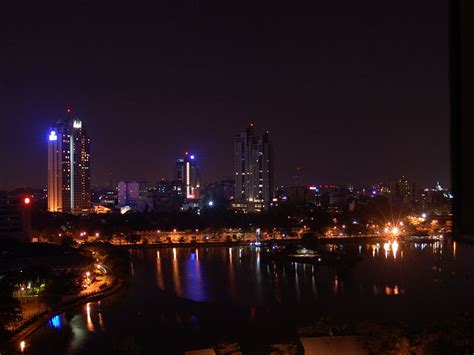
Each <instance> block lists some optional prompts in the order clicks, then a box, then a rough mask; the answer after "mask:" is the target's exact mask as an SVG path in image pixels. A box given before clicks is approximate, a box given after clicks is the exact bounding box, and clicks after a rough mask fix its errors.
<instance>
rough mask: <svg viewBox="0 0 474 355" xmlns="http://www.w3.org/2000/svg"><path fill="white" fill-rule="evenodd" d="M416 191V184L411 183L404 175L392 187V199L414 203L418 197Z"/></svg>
mask: <svg viewBox="0 0 474 355" xmlns="http://www.w3.org/2000/svg"><path fill="white" fill-rule="evenodd" d="M415 193H416V186H415V184H414V183H410V182H409V181H408V179H407V178H406V177H405V176H402V177H400V178H399V179H398V180H397V181H395V183H394V184H393V188H392V189H391V197H392V201H395V202H408V203H413V202H414V201H415V198H416V196H415Z"/></svg>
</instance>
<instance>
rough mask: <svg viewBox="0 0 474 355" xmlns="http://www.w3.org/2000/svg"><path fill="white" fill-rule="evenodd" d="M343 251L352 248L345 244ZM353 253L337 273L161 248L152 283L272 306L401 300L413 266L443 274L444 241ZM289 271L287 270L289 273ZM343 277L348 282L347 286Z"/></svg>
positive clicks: (198, 295)
mask: <svg viewBox="0 0 474 355" xmlns="http://www.w3.org/2000/svg"><path fill="white" fill-rule="evenodd" d="M342 247H344V246H343V245H338V244H331V245H328V246H327V248H328V249H329V250H341V249H342ZM345 248H346V249H348V250H349V251H350V250H351V246H350V245H349V246H346V247H345ZM452 248H453V253H452V254H451V255H452V258H451V259H452V260H451V261H453V260H454V257H455V256H456V253H455V248H456V245H455V244H454V245H453V246H452ZM381 249H383V253H381V252H380V251H381ZM352 251H353V252H354V253H357V254H360V255H362V256H363V257H364V260H363V261H362V262H361V263H360V264H358V265H356V266H354V267H352V268H349V269H347V268H346V269H343V270H341V268H340V267H336V268H334V267H330V266H314V265H305V264H299V263H290V264H286V265H278V264H274V263H272V262H269V263H267V262H265V261H264V260H262V259H261V250H260V248H251V247H239V248H202V249H189V248H172V249H161V250H159V251H155V252H154V253H156V263H155V265H156V266H155V272H156V285H157V287H158V288H159V289H161V290H164V291H168V292H173V293H174V294H176V295H177V296H179V297H183V298H188V299H191V300H194V301H205V302H213V301H221V300H230V301H233V302H237V303H241V304H262V303H265V302H268V300H269V299H271V300H273V301H275V302H276V303H285V302H297V303H307V302H313V301H314V300H317V299H318V298H321V297H325V298H328V297H331V296H332V297H344V296H347V297H349V296H354V295H355V294H358V295H359V296H362V295H364V296H367V295H368V294H367V291H368V292H369V293H370V294H371V295H372V296H390V297H392V296H403V295H405V294H406V292H407V289H406V287H405V286H404V283H411V282H413V280H412V279H413V272H414V269H413V268H414V267H416V265H417V264H420V266H421V268H420V269H419V270H418V271H419V272H420V273H421V272H426V269H431V268H432V267H433V264H434V265H436V268H437V270H442V269H441V267H439V266H438V263H439V260H438V259H440V258H442V252H443V242H439V241H436V242H433V243H405V242H399V241H397V240H388V241H385V242H381V243H380V242H376V243H367V244H366V245H365V246H364V247H362V245H359V244H358V245H353V246H352ZM426 251H428V253H429V254H426V253H425V252H426ZM142 252H143V253H149V252H150V251H149V250H143V251H142ZM407 253H408V254H407ZM407 255H408V257H407ZM430 255H431V256H430ZM444 262H449V260H444ZM429 263H431V265H430V264H429ZM395 265H399V266H398V267H395ZM288 269H290V270H291V271H292V272H290V273H288ZM360 270H364V272H363V273H361V272H360ZM415 274H416V272H415ZM348 275H349V276H350V277H349V276H348ZM348 277H349V281H350V283H349V284H347V285H346V282H345V281H346V279H347V278H348ZM282 279H284V281H285V282H289V283H290V284H291V285H292V286H291V289H292V291H290V292H288V290H286V289H285V287H286V285H284V284H283V283H282V282H281V280H282ZM354 279H356V281H357V282H354ZM425 281H427V280H425ZM428 282H433V280H428ZM434 282H437V281H434ZM223 285H226V286H225V287H222V286H223ZM407 286H409V287H408V288H411V287H413V286H417V285H415V284H413V285H407Z"/></svg>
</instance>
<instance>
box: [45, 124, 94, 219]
mask: <svg viewBox="0 0 474 355" xmlns="http://www.w3.org/2000/svg"><path fill="white" fill-rule="evenodd" d="M90 209H91V175H90V138H89V136H88V135H87V131H86V129H85V127H84V125H83V123H82V121H81V120H79V119H78V118H75V119H71V118H68V119H65V120H63V121H60V122H58V123H57V124H56V125H55V126H54V127H52V128H51V130H50V133H49V137H48V211H50V212H65V213H74V214H82V213H87V212H89V211H90Z"/></svg>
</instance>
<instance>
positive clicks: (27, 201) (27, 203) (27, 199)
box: [23, 197, 31, 205]
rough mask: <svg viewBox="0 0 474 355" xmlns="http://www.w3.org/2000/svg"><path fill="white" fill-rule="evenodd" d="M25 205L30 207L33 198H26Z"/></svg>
mask: <svg viewBox="0 0 474 355" xmlns="http://www.w3.org/2000/svg"><path fill="white" fill-rule="evenodd" d="M23 203H24V204H25V205H29V204H30V203H31V198H29V197H25V198H24V199H23Z"/></svg>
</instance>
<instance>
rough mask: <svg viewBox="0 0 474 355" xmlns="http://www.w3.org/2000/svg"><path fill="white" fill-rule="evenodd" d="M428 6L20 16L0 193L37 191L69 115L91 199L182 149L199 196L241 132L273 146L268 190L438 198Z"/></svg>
mask: <svg viewBox="0 0 474 355" xmlns="http://www.w3.org/2000/svg"><path fill="white" fill-rule="evenodd" d="M430 4H431V6H430V7H427V6H425V4H424V2H417V3H416V4H413V3H412V2H409V1H402V2H399V4H398V5H397V6H395V7H391V6H390V5H388V4H379V5H378V6H369V4H365V3H360V4H358V5H357V6H355V5H349V4H348V5H347V6H348V16H343V15H344V14H340V10H338V9H336V8H335V7H336V5H334V4H324V5H318V6H319V12H318V13H319V15H318V16H317V18H316V19H314V18H305V17H303V18H302V17H291V16H288V17H284V18H282V17H281V16H278V14H276V13H274V14H272V13H271V12H270V13H269V14H268V15H263V14H261V13H260V14H258V13H257V14H254V15H252V16H234V17H231V18H229V19H228V20H225V19H224V18H222V17H218V16H211V14H210V12H209V9H190V11H189V12H187V13H186V15H185V16H182V17H181V16H174V17H172V18H168V17H166V16H162V17H160V16H158V17H156V18H155V17H154V16H151V15H149V14H147V13H146V11H144V10H134V11H131V12H128V11H126V9H124V8H120V7H117V8H114V9H108V8H107V9H106V8H104V7H101V5H98V6H97V8H96V9H95V12H91V13H89V12H88V11H87V8H86V7H84V8H82V7H80V6H79V7H78V8H77V9H73V10H74V11H72V10H71V11H70V13H71V16H69V17H64V16H56V15H58V14H59V13H60V12H61V8H53V9H49V8H48V7H47V6H46V7H45V9H46V10H48V11H46V13H44V17H39V16H38V13H37V12H35V9H32V8H31V9H26V10H25V9H22V17H23V18H24V22H25V26H26V27H27V28H35V30H34V31H31V34H30V37H25V35H24V33H23V32H22V31H20V30H19V29H18V28H17V27H16V24H15V23H8V22H7V23H5V25H6V26H8V31H9V34H10V40H9V42H8V43H7V44H6V45H7V47H8V52H9V55H10V56H11V60H10V61H8V62H1V65H2V68H3V69H4V70H3V72H5V73H6V75H5V77H4V79H3V81H2V83H3V85H2V86H1V87H0V88H1V97H2V99H3V100H2V101H3V102H2V105H0V117H2V118H4V119H2V120H0V121H1V122H0V129H2V131H5V132H9V134H8V135H7V136H6V137H5V138H4V140H2V143H0V144H1V145H2V149H1V151H2V153H1V155H0V163H1V164H2V166H8V167H9V174H8V176H5V175H2V177H1V178H2V179H1V180H0V187H1V188H2V189H10V188H14V187H18V186H31V187H41V186H44V185H45V180H44V176H46V171H45V168H44V156H45V151H46V148H45V145H44V142H45V139H47V134H48V132H47V127H48V125H49V123H50V122H51V121H54V120H55V119H56V118H57V117H59V116H60V114H61V112H62V111H63V110H64V108H65V107H68V106H70V107H71V108H72V109H73V112H75V114H77V116H78V117H80V118H82V119H84V120H86V121H87V122H88V126H89V128H90V131H91V132H93V136H94V143H93V146H92V148H91V149H92V150H93V152H94V156H95V159H94V160H93V161H92V169H93V170H94V176H93V181H92V183H93V184H94V185H105V184H106V183H107V181H108V179H109V175H110V174H112V176H113V178H114V180H115V181H119V180H122V179H146V180H152V179H154V178H155V177H161V176H166V177H169V176H170V171H171V169H172V168H171V167H170V164H169V163H168V162H169V161H170V159H171V158H172V157H173V158H174V157H175V156H176V154H177V152H182V151H183V150H184V149H188V150H190V151H191V150H192V151H194V152H196V154H197V155H198V156H199V157H200V159H201V168H202V171H203V177H202V178H203V181H216V180H219V179H220V178H222V176H226V175H227V176H228V175H231V174H232V171H233V168H232V167H233V161H232V151H233V142H232V137H233V136H234V134H235V132H238V131H240V130H241V127H245V126H247V125H248V124H249V123H252V122H253V123H254V124H255V125H256V127H258V128H259V129H268V130H270V133H271V135H272V141H273V143H274V146H275V164H276V166H275V170H276V173H275V183H276V184H278V185H281V184H289V183H291V181H292V177H293V176H294V175H295V171H296V169H297V168H298V167H299V168H300V181H301V183H302V184H308V183H313V182H322V183H352V184H360V183H368V182H372V181H380V180H381V181H388V180H392V179H395V178H396V177H398V176H399V175H406V176H408V177H410V178H411V179H413V180H415V181H419V182H420V183H421V184H424V185H431V184H433V183H434V182H435V181H436V180H440V181H441V183H442V184H443V185H449V184H450V176H449V175H450V174H449V137H448V130H449V127H448V125H449V123H448V107H449V106H448V104H449V102H448V100H449V95H448V75H447V74H448V45H447V11H445V10H446V9H447V2H445V1H436V2H434V3H433V2H430ZM11 6H13V5H11ZM37 10H38V11H39V13H42V12H43V11H44V10H41V9H37ZM49 10H51V11H49ZM181 10H182V9H175V10H172V12H173V11H174V12H173V13H175V14H176V15H179V14H180V13H181V12H180V11H181ZM336 10H337V11H336ZM198 13H199V14H200V15H202V16H198ZM331 14H332V15H334V14H338V16H330V15H331ZM349 14H350V15H349ZM102 15H107V17H108V21H109V25H110V26H109V27H104V26H103V25H101V23H102V20H101V19H102V17H101V16H102ZM360 18H364V19H365V20H366V21H365V22H364V23H369V24H371V26H367V25H364V24H363V23H361V21H359V20H360ZM378 18H384V19H385V20H384V21H382V22H380V21H378V20H376V19H378ZM84 19H87V22H88V24H89V25H88V26H87V27H86V28H84V26H80V24H81V23H83V20H84ZM65 23H67V24H68V25H67V26H64V24H65ZM122 23H127V24H128V25H127V28H129V30H130V31H128V30H127V31H125V30H124V28H122V27H120V26H119V24H122ZM58 28H62V30H61V31H58V30H57V29H58ZM165 33H166V36H165V35H164V34H165ZM69 39H70V41H69ZM134 41H137V42H138V44H139V45H138V46H136V47H135V46H134V47H133V48H134V49H129V47H130V46H129V44H133V43H134ZM68 43H73V44H74V45H73V46H69V45H67V44H68ZM263 43H264V44H265V45H263ZM420 43H421V44H422V45H421V46H420ZM372 48H376V50H372ZM196 49H199V50H196ZM190 52H192V53H193V56H192V59H190V58H191V56H188V55H187V54H189V53H190ZM412 53H415V54H416V55H412ZM64 55H66V56H68V61H64V60H62V58H63V56H64ZM24 142H28V144H27V145H25V144H24ZM288 147H291V149H287V148H288ZM426 147H429V149H426ZM117 158H119V159H117ZM110 161H113V162H114V164H108V163H107V162H110ZM18 162H21V164H19V163H18ZM137 171H138V172H140V175H142V176H135V174H134V172H137ZM32 172H33V173H32Z"/></svg>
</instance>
